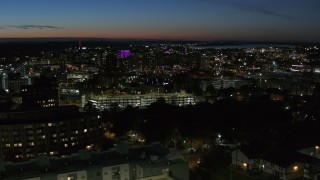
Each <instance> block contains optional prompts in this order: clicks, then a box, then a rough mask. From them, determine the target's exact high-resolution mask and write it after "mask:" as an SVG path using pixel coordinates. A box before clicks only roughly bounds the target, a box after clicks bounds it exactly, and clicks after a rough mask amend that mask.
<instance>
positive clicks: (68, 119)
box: [0, 106, 101, 161]
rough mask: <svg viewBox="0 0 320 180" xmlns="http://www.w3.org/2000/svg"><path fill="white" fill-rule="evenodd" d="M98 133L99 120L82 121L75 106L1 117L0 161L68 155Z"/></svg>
mask: <svg viewBox="0 0 320 180" xmlns="http://www.w3.org/2000/svg"><path fill="white" fill-rule="evenodd" d="M100 129H101V124H100V121H99V118H98V116H96V117H95V116H94V117H90V118H89V117H84V115H83V114H80V112H79V109H78V107H77V106H61V107H53V108H45V109H42V110H37V111H24V112H5V113H0V132H1V133H0V159H4V160H11V161H24V160H27V159H31V158H35V157H36V156H37V155H40V154H46V155H54V156H62V155H66V154H70V153H72V152H76V151H77V150H78V149H79V148H84V147H86V146H87V145H90V144H92V143H93V142H94V141H95V138H96V137H98V136H99V135H100V134H101V133H100Z"/></svg>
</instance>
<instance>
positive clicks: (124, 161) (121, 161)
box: [0, 143, 189, 180]
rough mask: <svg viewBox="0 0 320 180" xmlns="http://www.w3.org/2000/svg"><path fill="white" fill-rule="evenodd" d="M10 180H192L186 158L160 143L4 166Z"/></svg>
mask: <svg viewBox="0 0 320 180" xmlns="http://www.w3.org/2000/svg"><path fill="white" fill-rule="evenodd" d="M0 176H1V177H0V178H1V179H2V178H3V179H7V180H13V179H14V180H17V179H28V180H75V179H81V180H87V179H88V180H150V179H152V180H188V179H189V166H188V162H187V161H185V160H184V159H183V158H182V156H180V155H178V154H177V153H175V152H174V151H173V152H172V151H169V150H168V149H166V148H165V147H164V146H162V145H161V144H159V143H153V144H151V145H146V146H141V147H118V148H117V149H111V150H110V151H105V152H89V151H85V150H81V151H79V152H78V153H77V154H73V155H71V156H66V157H61V158H55V157H47V156H42V157H38V158H36V159H33V160H30V161H28V162H24V163H10V162H0Z"/></svg>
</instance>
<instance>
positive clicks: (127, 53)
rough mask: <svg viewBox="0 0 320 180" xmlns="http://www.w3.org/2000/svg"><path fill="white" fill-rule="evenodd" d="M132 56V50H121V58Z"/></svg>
mask: <svg viewBox="0 0 320 180" xmlns="http://www.w3.org/2000/svg"><path fill="white" fill-rule="evenodd" d="M130 56H131V52H130V50H121V51H120V58H128V57H130Z"/></svg>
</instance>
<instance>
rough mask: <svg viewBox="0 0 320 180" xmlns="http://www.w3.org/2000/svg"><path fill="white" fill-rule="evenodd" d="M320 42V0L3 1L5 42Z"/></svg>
mask: <svg viewBox="0 0 320 180" xmlns="http://www.w3.org/2000/svg"><path fill="white" fill-rule="evenodd" d="M26 37H27V38H28V37H32V38H34V37H98V38H139V39H140V38H144V39H186V40H263V41H317V42H320V0H1V2H0V38H26Z"/></svg>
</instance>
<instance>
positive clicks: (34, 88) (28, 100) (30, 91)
mask: <svg viewBox="0 0 320 180" xmlns="http://www.w3.org/2000/svg"><path fill="white" fill-rule="evenodd" d="M21 89H22V90H21V94H22V106H23V107H24V108H46V107H53V106H59V96H58V84H57V82H56V79H55V78H49V77H41V78H38V79H35V80H34V84H33V85H23V86H22V88H21Z"/></svg>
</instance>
